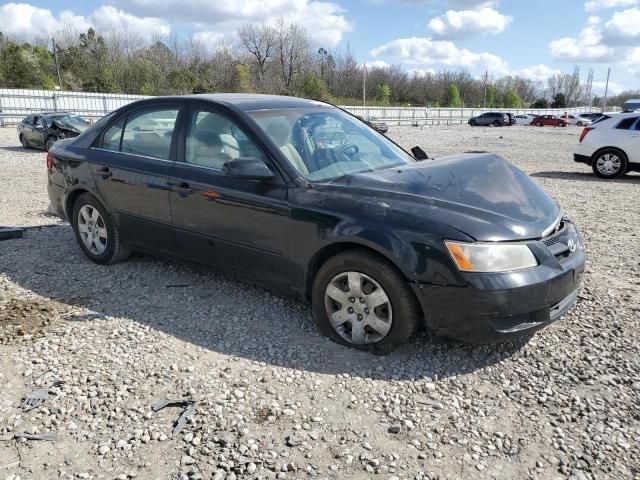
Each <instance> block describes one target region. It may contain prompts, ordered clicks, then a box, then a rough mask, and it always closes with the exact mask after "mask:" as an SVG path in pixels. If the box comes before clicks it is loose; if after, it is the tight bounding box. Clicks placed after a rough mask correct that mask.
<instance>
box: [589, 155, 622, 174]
mask: <svg viewBox="0 0 640 480" xmlns="http://www.w3.org/2000/svg"><path fill="white" fill-rule="evenodd" d="M591 168H592V169H593V173H595V174H596V176H598V177H600V178H618V177H620V176H622V175H624V173H625V172H626V171H627V168H628V161H627V156H626V155H625V154H624V153H623V152H621V151H620V150H616V149H614V148H609V149H606V150H602V151H601V152H598V153H597V154H596V155H594V157H593V158H592V159H591Z"/></svg>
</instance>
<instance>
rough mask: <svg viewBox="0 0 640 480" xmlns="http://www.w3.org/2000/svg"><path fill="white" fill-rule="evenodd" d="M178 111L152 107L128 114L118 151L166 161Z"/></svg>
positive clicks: (176, 109)
mask: <svg viewBox="0 0 640 480" xmlns="http://www.w3.org/2000/svg"><path fill="white" fill-rule="evenodd" d="M178 110H179V109H178V107H166V108H164V107H162V108H158V107H154V108H146V109H140V110H137V111H135V112H133V113H130V114H129V115H128V117H127V123H126V125H125V128H124V132H123V134H122V143H121V148H120V151H122V152H123V153H131V154H134V155H142V156H145V157H153V158H160V159H163V160H168V159H169V157H170V155H171V140H172V138H173V131H174V129H175V126H176V119H177V118H178Z"/></svg>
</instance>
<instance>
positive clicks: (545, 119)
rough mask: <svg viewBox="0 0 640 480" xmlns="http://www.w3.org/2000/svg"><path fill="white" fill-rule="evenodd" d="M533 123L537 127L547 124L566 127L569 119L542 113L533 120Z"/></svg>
mask: <svg viewBox="0 0 640 480" xmlns="http://www.w3.org/2000/svg"><path fill="white" fill-rule="evenodd" d="M531 125H535V126H536V127H544V126H545V125H552V126H554V127H566V126H567V121H566V120H565V119H564V118H560V117H556V116H555V115H540V116H538V117H536V118H534V119H533V120H532V121H531Z"/></svg>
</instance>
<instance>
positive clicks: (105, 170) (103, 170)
mask: <svg viewBox="0 0 640 480" xmlns="http://www.w3.org/2000/svg"><path fill="white" fill-rule="evenodd" d="M97 173H98V175H100V176H101V177H102V178H103V179H104V178H109V177H111V176H112V175H113V173H111V170H109V167H100V168H99V169H98V171H97Z"/></svg>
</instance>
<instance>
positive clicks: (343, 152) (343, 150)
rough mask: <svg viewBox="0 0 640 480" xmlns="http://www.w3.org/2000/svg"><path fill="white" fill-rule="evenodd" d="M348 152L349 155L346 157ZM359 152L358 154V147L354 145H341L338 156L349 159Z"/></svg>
mask: <svg viewBox="0 0 640 480" xmlns="http://www.w3.org/2000/svg"><path fill="white" fill-rule="evenodd" d="M348 152H352V153H351V155H348V154H347V153H348ZM359 152H360V147H358V145H356V144H355V143H347V144H345V145H342V146H341V147H340V149H339V153H340V155H344V156H345V157H347V158H349V159H350V158H351V157H353V156H354V155H356V154H357V153H359Z"/></svg>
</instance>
